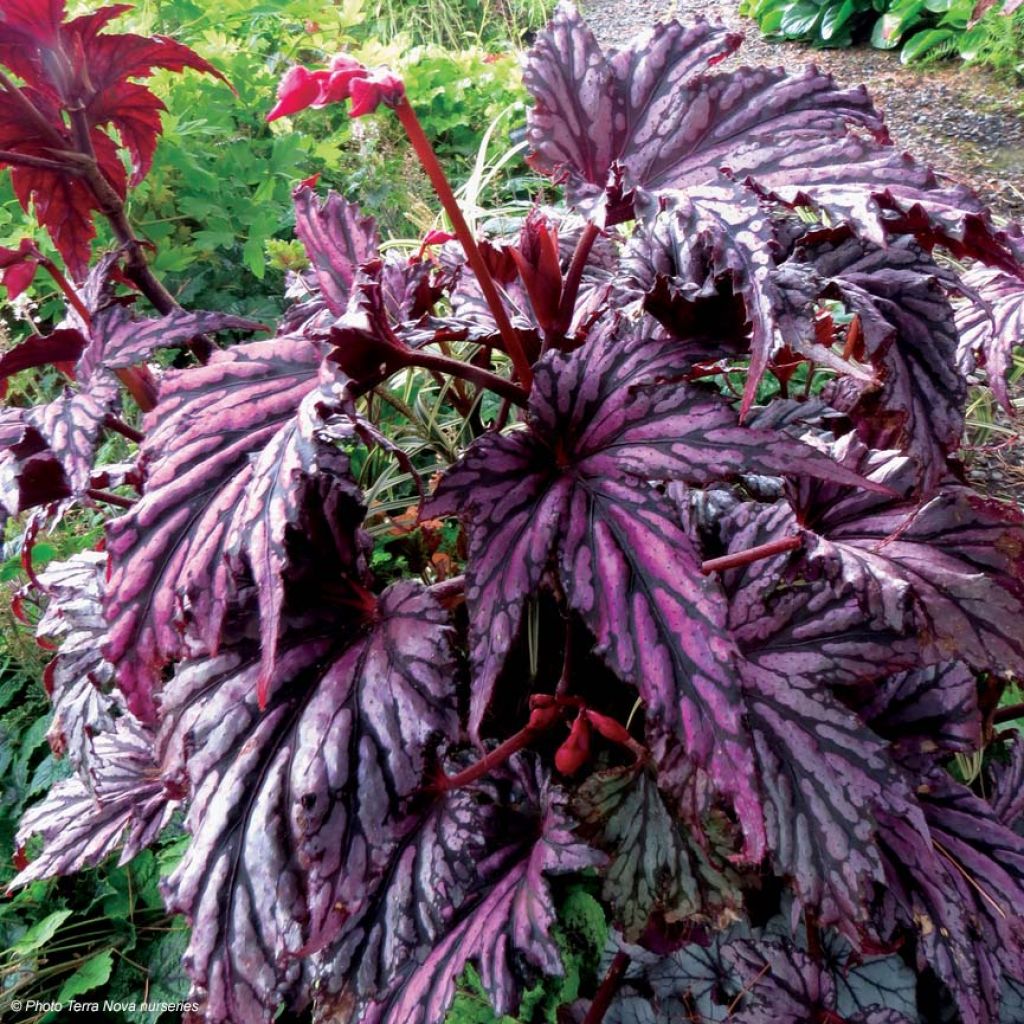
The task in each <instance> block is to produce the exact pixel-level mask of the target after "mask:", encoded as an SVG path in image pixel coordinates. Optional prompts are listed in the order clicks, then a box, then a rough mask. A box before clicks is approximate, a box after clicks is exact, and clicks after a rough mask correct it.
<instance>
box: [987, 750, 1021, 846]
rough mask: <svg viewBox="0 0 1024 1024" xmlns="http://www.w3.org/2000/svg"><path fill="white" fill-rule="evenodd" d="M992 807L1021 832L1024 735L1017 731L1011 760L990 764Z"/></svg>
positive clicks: (1003, 819)
mask: <svg viewBox="0 0 1024 1024" xmlns="http://www.w3.org/2000/svg"><path fill="white" fill-rule="evenodd" d="M989 774H990V789H989V792H990V796H989V800H990V801H991V804H992V809H993V810H994V811H995V812H996V814H997V815H998V817H999V820H1000V821H1001V822H1002V823H1003V824H1004V825H1005V826H1006V827H1007V828H1012V829H1015V830H1016V831H1018V832H1020V831H1021V828H1022V826H1024V736H1022V735H1021V733H1020V732H1015V733H1014V734H1013V738H1012V740H1011V742H1010V750H1009V760H1008V761H1007V762H1006V763H1005V764H1004V763H1000V762H998V761H994V762H992V763H990V765H989Z"/></svg>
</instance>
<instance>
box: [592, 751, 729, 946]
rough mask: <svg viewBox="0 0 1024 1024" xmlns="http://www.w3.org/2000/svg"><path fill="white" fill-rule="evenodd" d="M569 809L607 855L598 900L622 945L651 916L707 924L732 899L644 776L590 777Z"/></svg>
mask: <svg viewBox="0 0 1024 1024" xmlns="http://www.w3.org/2000/svg"><path fill="white" fill-rule="evenodd" d="M573 809H574V810H575V812H576V815H577V817H579V819H580V820H581V822H582V823H583V824H584V826H586V828H587V830H588V834H590V835H592V836H593V837H594V838H595V841H596V842H597V843H598V844H599V845H600V846H601V847H602V849H604V850H606V851H607V852H608V853H609V856H610V858H611V863H610V865H609V867H608V868H606V869H605V881H604V898H605V899H606V900H607V901H608V902H609V903H610V904H611V906H612V908H613V911H614V913H615V923H616V924H617V925H619V926H621V928H622V930H623V935H624V937H625V939H626V941H627V942H634V941H636V940H637V939H638V938H639V937H640V935H641V934H642V932H643V931H644V929H645V928H646V926H647V923H648V921H649V920H650V918H651V915H652V914H654V913H655V912H657V913H659V914H660V915H662V916H663V917H664V919H665V920H667V921H677V920H684V919H693V918H696V917H707V918H712V919H714V918H715V917H716V916H717V912H718V911H720V910H721V909H722V907H723V906H724V905H729V904H734V903H735V902H736V900H737V899H738V893H736V892H733V893H730V892H729V881H728V879H727V877H726V876H725V875H724V874H722V873H720V872H719V871H717V870H716V869H715V868H714V867H712V865H711V863H710V862H709V860H708V858H707V855H706V854H705V853H704V851H703V850H701V849H700V847H699V846H697V845H696V844H695V843H693V842H692V841H688V839H687V833H686V832H685V831H684V830H683V829H681V828H680V826H679V825H678V823H677V822H676V821H675V820H673V817H672V815H671V814H670V812H669V810H668V808H667V807H666V806H665V801H664V799H663V798H662V796H661V794H660V793H659V792H658V785H657V781H656V780H655V778H654V776H653V775H652V773H651V772H650V771H648V770H647V769H646V768H643V767H639V766H637V767H630V768H612V769H607V770H605V771H601V772H597V773H595V774H594V775H591V776H590V778H589V779H587V780H586V782H584V783H583V785H582V786H580V788H579V789H578V790H577V793H576V797H575V800H574V803H573Z"/></svg>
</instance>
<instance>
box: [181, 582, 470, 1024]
mask: <svg viewBox="0 0 1024 1024" xmlns="http://www.w3.org/2000/svg"><path fill="white" fill-rule="evenodd" d="M335 632H336V630H335ZM260 670H261V669H260V655H259V651H258V649H253V650H249V651H246V650H239V651H232V652H228V653H225V654H222V655H219V656H217V657H214V658H208V659H205V660H202V661H197V662H192V663H187V664H186V665H185V666H184V667H183V668H182V669H180V670H179V672H178V674H177V675H176V676H175V679H174V680H173V681H172V684H171V685H170V686H169V688H168V690H167V692H166V694H165V696H164V700H163V705H164V709H165V711H164V714H165V722H164V734H165V742H166V743H168V744H169V746H170V752H171V754H170V756H171V758H172V761H171V763H174V762H175V759H177V758H184V759H185V766H186V770H187V772H188V777H189V779H190V780H191V787H192V792H191V803H190V807H189V812H188V818H187V821H186V824H187V827H188V828H189V830H190V831H191V832H192V834H193V838H192V842H191V843H190V845H189V848H188V851H187V852H186V854H185V857H184V859H183V860H182V861H181V863H180V864H179V866H178V868H177V869H176V870H175V872H174V874H173V875H172V876H171V878H170V879H169V880H168V883H167V898H168V903H169V906H171V907H172V908H174V909H176V910H178V911H180V912H182V913H185V914H186V915H187V916H188V917H189V919H190V921H191V922H192V928H193V934H192V940H191V943H190V945H189V949H188V953H187V955H186V967H187V969H188V972H189V974H190V976H191V978H192V981H193V986H194V989H195V991H196V993H197V994H198V995H200V996H201V997H202V999H203V1000H204V1001H205V1004H206V1010H205V1013H206V1019H207V1020H208V1021H209V1022H210V1024H214V1022H218V1021H225V1022H226V1021H235V1020H238V1019H245V1020H246V1021H252V1022H253V1024H257V1022H259V1021H268V1022H269V1021H270V1020H271V1019H272V1017H273V1014H274V1010H275V1008H276V1006H277V1004H278V1002H279V1000H287V1001H293V1000H294V1001H299V1002H301V1001H302V999H303V982H302V976H303V972H304V968H303V967H302V966H301V965H300V963H299V961H297V960H296V959H295V956H296V954H298V953H299V951H300V950H301V949H303V948H304V947H306V946H308V945H310V944H312V945H313V946H314V948H315V946H316V945H322V944H324V943H325V942H328V941H330V939H331V938H332V937H333V935H334V934H335V933H336V932H337V931H338V929H339V928H340V926H341V925H342V923H343V922H344V921H345V920H346V919H347V918H348V917H349V916H351V915H355V914H358V913H359V912H360V910H361V908H362V907H363V905H364V903H365V901H366V900H367V899H369V898H370V896H371V894H372V890H373V887H374V886H375V884H376V883H377V882H378V881H379V879H380V878H381V877H383V875H384V874H385V873H386V872H387V870H388V868H389V865H390V863H391V860H392V858H393V856H394V855H395V854H396V851H397V849H398V846H399V844H400V843H401V841H402V840H403V838H404V837H405V836H406V835H407V834H408V833H409V832H410V831H411V830H412V829H413V828H414V827H415V825H416V821H417V819H416V815H415V814H414V813H413V811H412V809H411V806H410V800H411V798H412V797H413V796H414V794H416V793H417V791H418V790H419V789H420V788H421V786H422V785H423V784H424V781H425V773H426V771H427V767H428V757H429V755H430V752H431V750H432V748H433V746H434V745H435V744H436V743H437V742H439V741H440V740H441V739H442V738H445V737H448V736H451V735H454V734H456V733H457V730H458V717H457V711H456V701H455V682H454V664H453V660H452V653H451V649H450V646H449V626H448V624H447V616H446V614H445V612H444V611H443V610H442V609H441V608H440V607H439V606H438V605H437V604H436V602H435V601H434V600H433V599H432V598H431V597H430V596H429V594H427V593H426V592H425V591H423V590H422V588H418V587H416V586H415V585H414V584H412V583H400V584H396V585H395V586H394V587H392V588H391V589H390V590H389V591H387V592H386V593H385V594H384V596H383V597H382V598H381V599H380V602H379V605H378V608H377V610H376V614H375V617H374V621H373V623H372V624H371V625H370V626H369V628H368V629H367V630H366V631H365V632H363V633H362V634H358V633H357V634H356V635H354V636H351V637H350V638H349V640H348V642H347V643H346V642H345V641H344V640H343V639H339V640H333V641H332V640H330V639H327V638H325V639H314V638H311V637H309V636H302V635H299V636H296V637H293V638H288V637H285V638H283V642H282V645H281V651H280V656H279V658H278V660H277V664H276V667H275V670H274V677H273V679H272V680H271V685H270V687H269V692H268V702H267V707H266V710H265V711H264V712H261V711H260V709H259V706H258V702H257V696H256V692H255V687H256V679H257V677H258V676H259V674H260Z"/></svg>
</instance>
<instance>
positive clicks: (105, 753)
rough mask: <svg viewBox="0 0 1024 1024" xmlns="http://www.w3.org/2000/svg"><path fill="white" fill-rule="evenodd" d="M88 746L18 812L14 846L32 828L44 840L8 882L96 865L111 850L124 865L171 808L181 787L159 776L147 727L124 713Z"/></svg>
mask: <svg viewBox="0 0 1024 1024" xmlns="http://www.w3.org/2000/svg"><path fill="white" fill-rule="evenodd" d="M89 745H90V755H89V760H88V763H87V764H86V763H83V765H82V766H81V768H82V770H81V772H80V774H78V775H74V776H72V777H71V778H69V779H64V780H62V781H60V782H58V783H57V784H56V785H55V786H54V787H53V788H52V789H51V790H50V792H49V793H48V794H47V795H46V797H45V799H43V800H42V802H40V803H38V804H35V805H34V806H32V807H30V808H29V809H28V811H26V812H25V814H24V816H23V817H22V819H21V824H20V826H19V827H18V834H17V837H16V842H17V843H18V845H19V846H24V844H25V843H26V842H27V841H28V840H29V839H30V838H31V837H32V836H34V835H39V836H42V838H43V843H44V845H43V850H42V852H41V853H40V854H39V856H38V857H36V858H35V859H34V860H33V861H32V862H31V863H30V864H29V865H28V867H26V868H25V869H24V870H22V871H21V872H20V873H19V874H18V875H16V876H15V877H14V879H13V880H12V881H11V882H10V887H12V888H14V887H18V886H21V885H26V884H28V883H29V882H34V881H36V880H38V879H41V878H50V877H52V876H53V875H67V874H71V873H73V872H75V871H82V870H84V869H85V868H91V867H96V865H97V864H99V863H100V862H101V861H103V860H105V859H106V858H107V857H108V856H109V855H110V854H111V853H113V852H115V851H116V850H121V858H120V863H122V864H126V863H127V862H128V861H130V860H131V859H132V858H133V857H134V856H135V855H136V854H138V852H139V851H140V850H142V849H144V848H145V847H146V846H148V845H149V844H150V843H152V842H153V841H154V840H155V839H156V838H157V836H158V835H159V834H160V832H161V831H163V829H164V826H166V825H167V823H168V822H169V821H170V819H171V815H172V814H173V813H174V811H175V809H176V808H177V807H178V804H179V803H180V796H181V793H180V791H179V790H176V789H174V788H173V787H172V788H168V786H167V785H165V782H164V780H163V779H162V778H161V765H160V763H159V761H158V760H157V756H156V753H155V749H154V737H153V734H152V732H150V731H149V730H148V729H146V728H145V727H144V726H142V725H141V724H140V723H139V722H138V721H136V720H135V719H134V718H133V717H132V716H131V715H124V716H122V717H121V718H119V719H118V720H117V722H116V724H115V725H114V727H113V729H112V730H110V731H108V732H102V733H99V734H98V735H97V736H95V737H94V738H91V739H90V740H89Z"/></svg>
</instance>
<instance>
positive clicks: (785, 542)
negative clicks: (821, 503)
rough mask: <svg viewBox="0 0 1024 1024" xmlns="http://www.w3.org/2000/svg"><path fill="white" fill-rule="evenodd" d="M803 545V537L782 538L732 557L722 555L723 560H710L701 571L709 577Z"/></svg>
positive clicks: (739, 552) (738, 552) (702, 565)
mask: <svg viewBox="0 0 1024 1024" xmlns="http://www.w3.org/2000/svg"><path fill="white" fill-rule="evenodd" d="M802 545H803V539H802V538H801V537H780V538H779V539H778V540H772V541H769V542H768V543H767V544H758V545H757V547H753V548H748V549H747V550H746V551H736V552H734V553H733V554H731V555H722V557H721V558H709V559H708V560H707V561H706V562H702V563H701V567H700V571H701V572H702V573H704V575H707V574H708V573H712V572H725V570H726V569H737V568H739V567H740V566H741V565H750V563H751V562H759V561H760V560H761V559H762V558H771V557H772V555H778V554H781V553H782V552H783V551H793V550H795V549H796V548H798V547H801V546H802Z"/></svg>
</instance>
